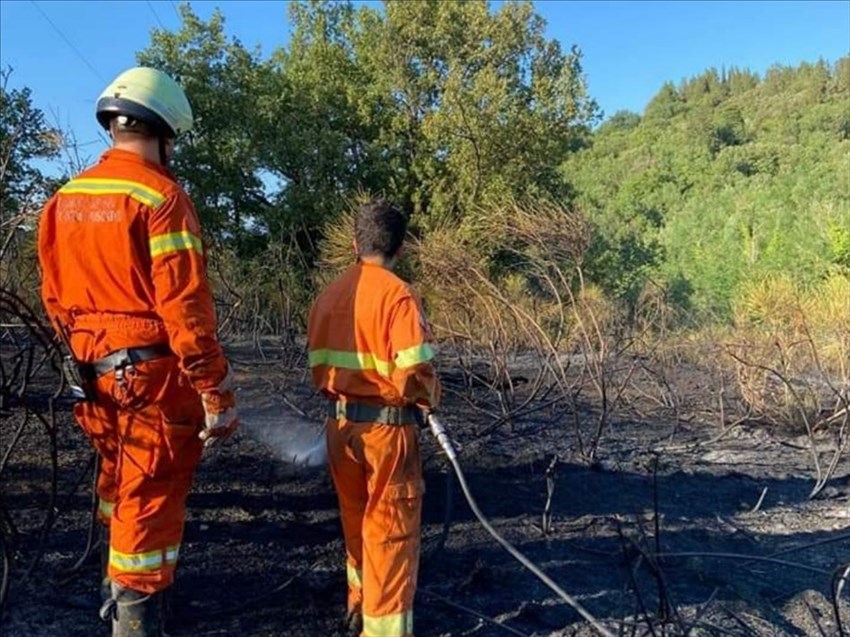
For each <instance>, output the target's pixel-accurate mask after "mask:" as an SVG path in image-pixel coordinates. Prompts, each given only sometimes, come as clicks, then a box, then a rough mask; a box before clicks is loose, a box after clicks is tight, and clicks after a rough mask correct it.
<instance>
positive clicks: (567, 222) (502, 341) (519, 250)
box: [414, 201, 589, 350]
mask: <svg viewBox="0 0 850 637" xmlns="http://www.w3.org/2000/svg"><path fill="white" fill-rule="evenodd" d="M588 238H589V231H588V227H587V224H586V223H585V221H584V219H583V218H582V217H581V216H580V215H579V214H577V213H574V212H571V211H568V210H566V209H564V208H563V207H561V206H560V205H558V204H555V203H551V202H545V201H532V202H522V203H519V202H516V201H509V202H507V203H504V204H501V205H489V206H482V207H480V208H479V209H477V210H475V211H473V212H472V213H470V214H469V215H468V216H467V217H466V219H465V220H464V223H463V224H461V225H459V226H443V227H438V228H436V229H434V230H433V231H432V232H430V233H429V234H428V235H427V236H426V237H425V238H423V239H422V240H421V241H420V242H418V243H417V244H416V246H415V251H414V252H415V259H416V262H417V266H418V269H419V275H420V276H419V284H420V287H421V289H422V292H423V295H424V297H425V298H426V300H427V302H428V306H429V311H430V314H431V318H432V320H433V321H434V323H435V324H436V325H437V326H438V327H442V328H444V330H445V332H446V333H447V334H451V335H456V336H457V335H462V336H463V337H464V338H466V339H468V340H470V341H473V342H474V343H476V344H478V345H487V344H492V343H494V342H496V343H498V344H499V345H500V347H504V348H505V349H507V350H516V349H522V348H531V349H535V350H546V349H552V348H553V347H556V348H557V347H558V346H559V345H560V344H562V343H563V342H564V338H565V337H566V336H567V335H568V334H569V333H570V331H571V322H572V321H571V319H570V317H569V315H568V312H567V309H568V306H569V305H570V303H571V302H572V299H571V296H572V294H573V287H577V286H576V285H575V277H576V272H577V271H578V268H579V267H580V264H581V259H582V256H583V254H584V250H585V249H586V247H587V242H588Z"/></svg>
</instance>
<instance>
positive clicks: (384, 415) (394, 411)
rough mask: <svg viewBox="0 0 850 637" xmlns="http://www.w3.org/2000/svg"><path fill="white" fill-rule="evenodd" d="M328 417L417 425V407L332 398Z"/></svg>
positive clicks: (354, 420)
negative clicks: (370, 403) (344, 400)
mask: <svg viewBox="0 0 850 637" xmlns="http://www.w3.org/2000/svg"><path fill="white" fill-rule="evenodd" d="M328 418H334V419H335V420H350V421H351V422H376V423H380V424H382V425H415V424H417V420H416V408H415V407H391V406H388V405H384V406H381V405H367V404H364V403H350V402H342V401H337V400H332V401H330V402H329V403H328Z"/></svg>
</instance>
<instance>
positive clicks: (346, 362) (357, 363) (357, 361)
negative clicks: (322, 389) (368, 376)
mask: <svg viewBox="0 0 850 637" xmlns="http://www.w3.org/2000/svg"><path fill="white" fill-rule="evenodd" d="M308 358H309V361H310V367H316V366H317V365H330V366H331V367H341V368H343V369H358V370H367V369H368V370H375V371H376V372H378V373H379V374H381V375H382V376H389V375H390V374H391V373H392V370H393V367H394V365H393V364H392V363H389V362H387V361H382V360H381V359H380V358H375V356H373V355H372V354H370V353H369V352H343V351H341V350H336V349H314V350H311V351H310V353H309V356H308Z"/></svg>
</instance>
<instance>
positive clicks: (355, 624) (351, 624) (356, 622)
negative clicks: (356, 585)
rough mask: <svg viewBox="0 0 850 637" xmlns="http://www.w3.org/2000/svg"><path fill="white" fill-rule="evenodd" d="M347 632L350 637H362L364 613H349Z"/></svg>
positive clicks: (346, 620) (346, 625) (346, 619)
mask: <svg viewBox="0 0 850 637" xmlns="http://www.w3.org/2000/svg"><path fill="white" fill-rule="evenodd" d="M345 630H346V631H347V632H348V635H349V636H350V637H360V633H362V632H363V613H361V612H358V611H348V613H347V614H346V616H345Z"/></svg>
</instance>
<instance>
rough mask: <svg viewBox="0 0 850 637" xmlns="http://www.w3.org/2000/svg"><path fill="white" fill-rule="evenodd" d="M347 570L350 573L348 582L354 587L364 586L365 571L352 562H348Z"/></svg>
mask: <svg viewBox="0 0 850 637" xmlns="http://www.w3.org/2000/svg"><path fill="white" fill-rule="evenodd" d="M345 572H346V574H347V575H348V583H349V584H350V585H351V586H353V587H354V588H363V571H361V570H360V569H359V568H355V567H354V566H352V565H351V564H346V565H345Z"/></svg>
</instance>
